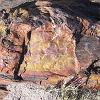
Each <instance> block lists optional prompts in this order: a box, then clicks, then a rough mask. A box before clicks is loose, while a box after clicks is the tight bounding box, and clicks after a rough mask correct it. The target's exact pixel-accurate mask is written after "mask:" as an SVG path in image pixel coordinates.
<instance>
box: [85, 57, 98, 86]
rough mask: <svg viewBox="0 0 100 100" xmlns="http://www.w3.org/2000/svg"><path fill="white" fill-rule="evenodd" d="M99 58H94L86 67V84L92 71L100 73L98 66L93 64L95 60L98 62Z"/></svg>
mask: <svg viewBox="0 0 100 100" xmlns="http://www.w3.org/2000/svg"><path fill="white" fill-rule="evenodd" d="M99 60H100V59H96V60H94V61H93V62H92V63H91V64H90V66H89V67H88V68H87V69H86V72H85V74H86V75H87V80H86V84H87V82H88V80H89V78H90V76H91V74H92V73H95V74H100V66H95V65H94V64H95V63H96V62H98V61H99Z"/></svg>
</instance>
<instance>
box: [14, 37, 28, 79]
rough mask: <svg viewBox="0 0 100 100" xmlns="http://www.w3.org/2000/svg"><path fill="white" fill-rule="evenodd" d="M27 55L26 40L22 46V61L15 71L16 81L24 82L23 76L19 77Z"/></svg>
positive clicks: (20, 60)
mask: <svg viewBox="0 0 100 100" xmlns="http://www.w3.org/2000/svg"><path fill="white" fill-rule="evenodd" d="M26 53H27V46H26V45H25V39H24V41H23V44H22V53H21V55H20V59H19V63H18V64H17V65H16V66H15V70H14V79H15V80H23V78H22V76H21V75H20V76H18V74H19V70H20V66H21V64H22V63H23V61H24V55H25V54H26Z"/></svg>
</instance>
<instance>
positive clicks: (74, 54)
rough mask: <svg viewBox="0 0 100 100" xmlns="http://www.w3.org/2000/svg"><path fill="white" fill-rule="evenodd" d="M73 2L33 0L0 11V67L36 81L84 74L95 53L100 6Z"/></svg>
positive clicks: (99, 38) (99, 45)
mask: <svg viewBox="0 0 100 100" xmlns="http://www.w3.org/2000/svg"><path fill="white" fill-rule="evenodd" d="M23 1H24V0H23ZM23 1H22V2H23ZM75 1H76V2H72V0H70V1H69V0H68V1H65V0H64V1H60V0H59V2H58V1H36V2H30V3H25V4H22V5H19V6H16V7H15V6H11V7H12V8H11V9H10V10H9V11H8V12H6V11H3V12H2V11H1V12H0V20H1V21H0V35H1V38H0V41H1V42H0V43H1V45H0V52H1V53H0V70H1V72H2V73H3V74H7V75H12V76H14V78H15V79H19V77H18V75H19V76H22V77H23V79H24V80H27V81H39V82H40V84H41V82H43V84H46V83H50V84H56V83H57V82H58V81H59V80H63V79H65V78H66V77H68V76H70V75H73V76H74V75H76V74H79V76H81V75H80V73H81V72H84V73H85V71H86V70H87V68H88V67H89V65H91V63H92V62H93V60H95V59H97V58H100V55H99V54H100V22H99V17H98V16H99V15H100V14H99V11H100V9H99V8H98V6H97V7H96V6H95V5H93V4H91V5H90V6H88V5H89V2H88V3H87V0H86V1H84V2H82V3H81V1H80V0H75ZM18 2H19V1H18ZM25 2H26V1H25ZM80 3H81V4H80ZM78 4H80V5H82V7H83V8H82V7H80V5H78ZM77 5H78V6H77ZM14 7H15V8H14ZM79 8H80V9H79ZM90 9H91V10H90ZM95 10H96V11H97V12H94V11H95ZM4 12H5V13H6V14H9V16H8V18H6V19H5V17H4V16H5V14H4ZM7 29H8V31H7ZM9 31H10V32H9ZM98 62H99V61H98ZM97 66H99V67H100V65H99V64H98V65H97ZM81 74H83V73H81ZM91 74H92V73H91ZM95 74H97V73H95ZM16 75H17V78H16V77H15V76H16ZM82 76H84V74H83V75H82ZM10 79H12V77H11V78H10ZM97 80H99V78H98V79H97Z"/></svg>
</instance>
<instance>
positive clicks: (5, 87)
mask: <svg viewBox="0 0 100 100" xmlns="http://www.w3.org/2000/svg"><path fill="white" fill-rule="evenodd" d="M0 89H1V90H4V91H8V90H7V85H4V84H0Z"/></svg>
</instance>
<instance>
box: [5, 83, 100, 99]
mask: <svg viewBox="0 0 100 100" xmlns="http://www.w3.org/2000/svg"><path fill="white" fill-rule="evenodd" d="M7 89H8V90H9V91H10V92H9V94H8V95H7V96H6V97H5V98H4V99H3V100H99V94H100V91H98V90H95V89H94V90H92V89H86V88H81V87H80V88H78V87H75V86H73V85H70V86H68V87H66V88H65V87H62V88H60V89H59V88H54V87H48V88H44V87H42V86H39V85H36V84H33V83H14V84H10V85H8V87H7Z"/></svg>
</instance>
